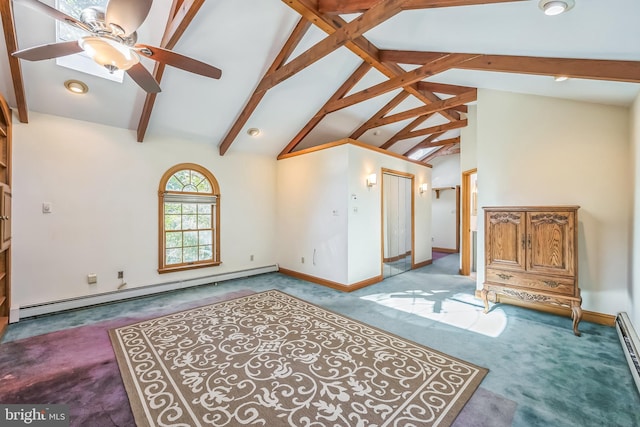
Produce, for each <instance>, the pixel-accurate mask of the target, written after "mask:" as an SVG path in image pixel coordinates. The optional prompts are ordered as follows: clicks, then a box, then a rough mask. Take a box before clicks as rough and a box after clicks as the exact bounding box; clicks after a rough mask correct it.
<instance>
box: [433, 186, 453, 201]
mask: <svg viewBox="0 0 640 427" xmlns="http://www.w3.org/2000/svg"><path fill="white" fill-rule="evenodd" d="M455 189H456V187H436V188H433V191H435V192H436V199H439V198H440V192H441V191H444V190H455Z"/></svg>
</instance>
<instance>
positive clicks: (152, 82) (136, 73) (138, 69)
mask: <svg viewBox="0 0 640 427" xmlns="http://www.w3.org/2000/svg"><path fill="white" fill-rule="evenodd" d="M127 74H129V77H131V78H132V79H133V81H134V82H136V83H137V84H138V86H140V87H141V88H142V89H144V90H145V91H146V92H148V93H158V92H161V91H162V89H160V85H159V84H158V82H157V81H156V79H154V78H153V76H152V75H151V73H150V72H148V71H147V69H146V68H144V66H143V65H142V64H140V63H137V64H136V65H134V66H133V67H131V68H129V69H128V70H127Z"/></svg>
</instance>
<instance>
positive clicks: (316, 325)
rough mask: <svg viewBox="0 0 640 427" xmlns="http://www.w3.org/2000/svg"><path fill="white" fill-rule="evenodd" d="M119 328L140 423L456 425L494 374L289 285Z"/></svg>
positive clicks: (119, 350)
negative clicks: (302, 295) (293, 292)
mask: <svg viewBox="0 0 640 427" xmlns="http://www.w3.org/2000/svg"><path fill="white" fill-rule="evenodd" d="M110 335H111V339H112V343H113V345H114V349H115V350H116V356H117V358H118V363H119V366H120V370H121V374H122V376H123V379H124V381H125V385H126V388H127V392H128V394H129V396H130V400H131V402H132V408H133V410H134V415H135V417H136V422H137V423H138V424H139V425H158V426H164V425H178V426H194V425H203V426H238V425H256V426H279V425H282V426H287V425H289V426H309V427H316V426H387V425H388V426H403V425H404V426H410V425H414V426H415V425H420V426H431V425H434V426H435V425H440V426H442V425H450V424H451V423H452V422H453V420H454V419H455V416H456V414H457V413H458V412H459V411H460V410H461V409H462V406H464V403H465V402H466V401H467V400H468V399H469V398H470V397H471V394H472V393H473V391H474V390H475V389H476V388H477V386H478V385H479V383H480V381H481V380H482V378H483V377H484V376H485V375H486V373H487V371H486V369H484V368H480V367H477V366H475V365H472V364H469V363H467V362H464V361H461V360H459V359H456V358H453V357H451V356H448V355H446V354H443V353H440V352H437V351H435V350H432V349H429V348H427V347H424V346H421V345H418V344H416V343H413V342H411V341H408V340H405V339H403V338H400V337H398V336H396V335H393V334H389V333H387V332H384V331H382V330H379V329H376V328H373V327H371V326H368V325H365V324H363V323H360V322H357V321H354V320H352V319H349V318H346V317H344V316H341V315H339V314H336V313H333V312H330V311H327V310H324V309H322V308H320V307H318V306H316V305H314V304H310V303H308V302H305V301H302V300H299V299H297V298H295V297H292V296H289V295H287V294H284V293H282V292H279V291H267V292H262V293H259V294H255V295H250V296H246V297H242V298H238V299H234V300H230V301H224V302H220V303H216V304H212V305H208V306H204V307H199V308H196V309H191V310H187V311H183V312H179V313H175V314H172V315H168V316H164V317H160V318H157V319H152V320H149V321H144V322H140V323H137V324H134V325H130V326H126V327H121V328H116V329H113V330H112V331H110Z"/></svg>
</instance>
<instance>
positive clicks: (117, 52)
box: [78, 37, 140, 71]
mask: <svg viewBox="0 0 640 427" xmlns="http://www.w3.org/2000/svg"><path fill="white" fill-rule="evenodd" d="M78 44H79V45H80V47H81V48H82V50H84V51H85V52H86V53H87V55H89V57H90V58H91V59H93V60H94V61H95V62H96V63H97V64H99V65H102V66H103V67H105V68H107V69H108V70H109V71H115V70H128V69H129V68H131V67H133V66H134V65H136V64H137V63H138V62H140V56H138V54H137V53H136V52H134V51H133V50H132V49H130V48H129V47H128V46H125V45H123V44H122V43H119V42H117V41H115V40H111V39H108V38H106V37H83V38H81V39H80V40H78Z"/></svg>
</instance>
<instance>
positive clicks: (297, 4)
mask: <svg viewBox="0 0 640 427" xmlns="http://www.w3.org/2000/svg"><path fill="white" fill-rule="evenodd" d="M286 3H287V5H288V6H289V7H291V8H292V9H294V10H295V11H296V12H298V13H299V14H300V15H302V16H304V17H305V18H306V19H308V20H309V21H310V22H313V23H314V24H315V25H316V26H317V27H318V28H320V29H321V30H322V31H324V32H326V33H327V34H333V33H334V32H335V31H336V30H338V29H339V28H342V27H344V26H345V25H346V24H347V22H346V21H345V20H344V19H342V18H341V17H339V16H336V15H327V14H324V13H320V12H318V10H317V8H316V2H315V1H314V0H288V1H287V2H286ZM345 47H346V48H348V49H349V50H351V51H352V52H353V53H355V54H356V55H358V56H359V57H360V58H362V59H363V60H364V61H366V62H368V63H370V64H371V65H373V67H374V68H375V69H376V70H378V71H380V72H381V73H382V74H384V75H385V76H387V77H388V78H393V77H396V76H398V75H400V74H403V73H405V72H406V70H404V69H403V68H402V67H400V66H399V65H398V64H394V63H391V62H382V61H380V59H379V49H378V48H377V47H376V46H375V45H374V44H373V43H371V42H370V41H369V40H367V39H366V38H365V37H363V36H360V37H356V38H354V39H352V40H350V41H349V42H347V43H346V44H345ZM439 56H444V54H439V55H437V56H435V57H434V58H433V59H435V58H437V57H439ZM421 65H422V64H421ZM404 90H406V91H407V92H409V93H410V94H411V95H413V96H415V97H416V98H417V99H418V100H420V101H422V102H424V103H425V104H430V103H432V102H436V101H440V98H438V97H437V96H436V95H435V94H433V93H424V92H421V91H419V90H418V89H417V87H416V85H415V84H414V85H409V86H406V87H405V88H404ZM440 114H441V115H442V116H443V117H445V118H446V119H447V120H452V121H455V120H459V119H460V114H458V112H457V111H453V110H443V111H441V112H440Z"/></svg>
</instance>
